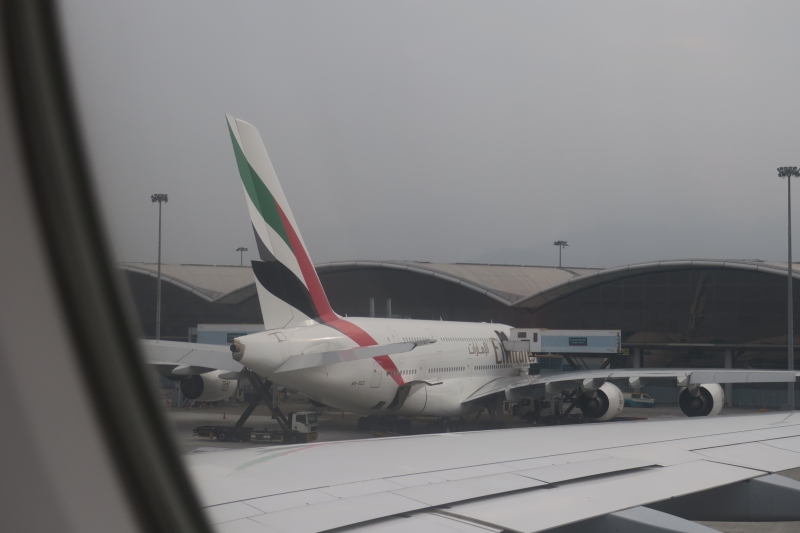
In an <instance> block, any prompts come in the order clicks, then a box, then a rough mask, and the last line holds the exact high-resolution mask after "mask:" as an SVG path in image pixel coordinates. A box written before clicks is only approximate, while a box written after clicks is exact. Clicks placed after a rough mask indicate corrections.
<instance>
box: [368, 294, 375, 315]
mask: <svg viewBox="0 0 800 533" xmlns="http://www.w3.org/2000/svg"><path fill="white" fill-rule="evenodd" d="M369 316H370V317H371V318H375V298H370V299H369Z"/></svg>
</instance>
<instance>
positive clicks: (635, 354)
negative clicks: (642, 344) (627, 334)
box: [631, 348, 642, 368]
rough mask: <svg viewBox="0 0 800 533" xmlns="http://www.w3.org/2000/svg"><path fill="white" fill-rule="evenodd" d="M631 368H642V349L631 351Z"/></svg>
mask: <svg viewBox="0 0 800 533" xmlns="http://www.w3.org/2000/svg"><path fill="white" fill-rule="evenodd" d="M631 368H642V349H641V348H632V349H631Z"/></svg>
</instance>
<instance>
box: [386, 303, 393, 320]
mask: <svg viewBox="0 0 800 533" xmlns="http://www.w3.org/2000/svg"><path fill="white" fill-rule="evenodd" d="M386 318H392V299H391V298H386Z"/></svg>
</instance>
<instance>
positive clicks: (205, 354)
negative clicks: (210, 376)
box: [140, 340, 243, 375]
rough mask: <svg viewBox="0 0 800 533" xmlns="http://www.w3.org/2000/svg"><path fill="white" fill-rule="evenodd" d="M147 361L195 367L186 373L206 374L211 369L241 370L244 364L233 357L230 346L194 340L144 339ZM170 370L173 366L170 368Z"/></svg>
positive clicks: (162, 365) (142, 344)
mask: <svg viewBox="0 0 800 533" xmlns="http://www.w3.org/2000/svg"><path fill="white" fill-rule="evenodd" d="M140 342H141V346H142V348H143V349H144V354H145V362H146V363H148V364H151V365H157V366H159V367H160V368H166V367H167V366H169V365H172V366H173V367H193V368H195V369H196V370H197V371H192V370H191V369H188V370H186V372H187V373H186V374H185V375H191V374H204V373H206V372H209V371H211V370H227V371H228V372H241V370H242V368H243V367H242V365H241V364H239V363H237V362H236V361H234V360H233V358H232V357H231V350H230V348H229V347H228V346H220V345H217V344H198V343H194V342H174V341H153V340H142V341H140ZM169 370H170V371H172V370H173V368H170V369H169Z"/></svg>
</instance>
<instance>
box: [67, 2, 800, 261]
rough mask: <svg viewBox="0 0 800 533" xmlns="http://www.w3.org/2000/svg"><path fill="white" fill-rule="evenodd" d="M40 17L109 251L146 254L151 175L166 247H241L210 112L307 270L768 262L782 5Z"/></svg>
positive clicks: (238, 194)
mask: <svg viewBox="0 0 800 533" xmlns="http://www.w3.org/2000/svg"><path fill="white" fill-rule="evenodd" d="M64 19H65V24H66V29H67V42H68V48H69V53H70V58H71V60H72V63H73V72H74V73H75V75H76V88H77V94H78V97H79V104H80V108H81V113H82V118H83V120H84V127H85V133H86V136H87V140H88V144H89V147H90V150H91V155H92V157H93V164H94V170H95V173H96V176H97V178H98V185H99V192H100V198H101V199H102V202H103V205H104V208H105V210H106V212H107V214H108V219H109V232H110V236H111V237H112V239H113V241H114V243H115V247H116V250H117V252H118V255H119V258H120V259H121V260H124V261H155V258H156V237H157V234H156V231H157V219H156V207H155V206H154V205H152V204H151V203H150V199H149V197H150V194H151V193H156V192H163V193H168V194H169V195H170V196H169V197H170V200H169V203H168V204H167V205H166V206H165V209H164V246H165V248H164V261H165V262H172V263H211V264H238V260H239V254H238V253H236V252H235V251H234V250H235V249H236V248H237V247H238V246H241V245H244V246H248V247H249V248H250V249H251V250H255V244H254V240H253V236H252V232H251V228H250V223H249V220H248V218H247V214H246V211H245V208H244V198H243V194H242V190H241V186H240V184H239V180H238V176H237V173H236V165H235V161H234V158H233V152H232V149H231V146H230V139H229V136H228V132H227V129H226V125H225V119H224V114H225V113H231V114H233V115H235V116H237V117H238V118H242V119H244V120H247V121H249V122H251V123H253V124H254V125H255V126H256V127H258V128H259V130H260V131H261V134H262V137H263V138H264V140H265V142H266V145H267V150H268V151H269V153H270V156H271V157H272V161H273V164H274V166H275V168H276V171H277V172H278V176H279V177H280V178H281V181H282V184H283V186H284V190H285V191H286V195H287V197H288V199H289V201H290V203H291V205H292V210H293V212H294V215H295V218H296V219H297V221H298V224H299V226H300V229H301V231H302V233H303V237H304V239H305V240H306V243H307V245H308V247H309V250H310V253H311V257H312V259H313V260H314V261H315V262H325V261H333V260H345V259H411V260H414V259H416V260H428V261H452V262H455V261H473V260H479V261H482V262H496V263H503V262H511V263H529V264H545V265H547V264H555V263H556V262H557V258H558V253H557V249H556V247H554V246H553V245H552V242H553V241H554V240H556V239H565V240H568V241H569V243H570V246H569V247H568V248H567V249H566V250H565V252H564V264H565V265H572V266H600V267H603V266H606V267H610V266H614V265H619V264H625V263H630V262H639V261H648V260H654V259H676V258H684V257H715V258H722V257H729V258H762V259H783V258H785V254H786V251H785V246H786V245H785V242H786V238H785V235H786V233H785V232H786V227H785V226H786V185H785V181H782V180H779V179H778V178H777V177H776V171H775V167H777V166H781V165H792V164H794V165H800V83H798V82H800V69H799V68H798V65H800V37H799V35H800V34H798V32H797V30H796V25H797V21H798V20H800V3H797V2H769V3H764V2H734V1H724V2H677V1H670V2H662V3H655V2H640V1H632V2H603V3H599V2H502V3H500V2H464V1H453V2H431V1H424V2H394V3H389V2H372V1H365V2H311V3H309V2H264V1H258V2H218V1H212V2H208V1H207V2H198V1H191V2H188V1H186V2H174V1H173V2H153V1H137V2H131V3H127V4H124V3H120V4H119V5H116V4H114V5H112V3H109V2H104V1H99V0H70V1H69V2H68V3H67V8H66V9H65V10H64ZM796 189H800V181H798V182H797V184H796ZM798 205H800V204H798ZM797 218H800V209H799V210H798V213H797ZM249 256H250V257H251V258H254V257H255V254H254V253H253V252H252V251H251V252H250V253H249Z"/></svg>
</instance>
